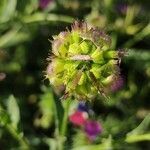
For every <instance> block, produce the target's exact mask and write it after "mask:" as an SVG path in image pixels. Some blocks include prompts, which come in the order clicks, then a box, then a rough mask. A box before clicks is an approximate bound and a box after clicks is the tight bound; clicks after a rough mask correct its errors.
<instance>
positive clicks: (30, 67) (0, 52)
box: [0, 0, 150, 150]
mask: <svg viewBox="0 0 150 150" xmlns="http://www.w3.org/2000/svg"><path fill="white" fill-rule="evenodd" d="M41 3H42V0H41V1H39V0H26V1H24V0H1V1H0V149H2V150H7V149H8V150H9V149H39V150H40V149H52V150H55V149H56V146H57V145H59V142H58V141H60V143H61V139H60V138H61V137H60V136H57V130H58V131H60V135H61V133H63V131H61V127H62V126H63V125H65V122H67V121H66V120H67V118H65V117H63V116H65V115H66V113H68V112H66V111H65V110H66V107H67V105H68V104H67V102H63V105H62V104H61V102H60V100H59V97H60V95H59V96H58V95H57V94H56V93H58V92H57V91H55V92H54V91H53V90H52V88H51V87H50V86H49V83H48V81H46V80H44V70H46V66H47V61H46V58H47V57H48V53H49V52H50V49H51V45H50V42H49V41H48V39H49V40H51V39H52V35H55V34H58V33H59V32H60V31H63V30H66V26H68V27H70V24H71V23H72V22H73V20H75V19H79V20H86V21H87V22H88V23H90V24H92V25H95V26H99V27H100V28H102V29H104V30H106V31H107V33H109V34H110V35H111V37H112V48H125V49H127V51H128V56H126V57H125V58H124V60H123V62H122V64H121V72H122V76H123V78H124V86H123V87H122V89H121V90H119V91H117V92H115V93H113V94H112V95H111V99H110V100H109V101H105V100H103V99H102V98H97V99H95V100H94V101H93V102H92V104H90V105H89V106H90V109H92V111H93V114H94V115H93V116H92V117H94V118H96V119H97V120H99V121H100V122H101V124H102V127H103V132H102V134H101V135H100V136H99V138H98V139H97V140H96V141H95V142H93V143H89V142H88V141H86V140H85V138H84V134H83V133H82V131H81V130H80V129H78V128H76V127H74V126H73V125H72V124H71V123H68V122H67V125H68V126H69V129H68V130H67V141H66V142H65V144H64V145H65V149H73V150H109V149H114V150H117V149H121V150H123V149H125V150H143V149H150V144H149V141H150V109H149V107H150V103H149V100H150V94H149V92H150V51H149V48H150V43H149V40H150V24H149V20H150V11H149V9H150V5H149V0H143V1H141V0H124V1H121V0H93V1H91V0H86V1H81V0H49V3H48V4H47V5H46V7H43V6H42V5H41ZM77 103H78V102H75V101H73V100H72V102H71V104H70V109H69V113H71V112H72V110H73V109H74V108H75V107H76V106H77ZM62 118H63V119H64V118H65V119H64V120H63V119H62ZM63 122H64V124H63ZM62 124H63V125H62ZM8 143H9V144H8ZM87 144H88V146H87Z"/></svg>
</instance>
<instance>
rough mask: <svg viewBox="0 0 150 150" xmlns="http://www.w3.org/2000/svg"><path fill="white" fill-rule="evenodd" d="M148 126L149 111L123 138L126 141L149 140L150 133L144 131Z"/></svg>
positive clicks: (149, 119)
mask: <svg viewBox="0 0 150 150" xmlns="http://www.w3.org/2000/svg"><path fill="white" fill-rule="evenodd" d="M149 127H150V113H149V114H148V115H147V116H146V117H145V118H144V120H143V121H142V122H141V123H140V125H139V126H138V127H137V128H135V129H134V130H132V131H131V132H129V133H128V134H127V137H126V139H125V141H126V142H128V143H133V142H139V141H145V140H149V141H150V133H149V132H148V133H146V132H147V130H148V129H149Z"/></svg>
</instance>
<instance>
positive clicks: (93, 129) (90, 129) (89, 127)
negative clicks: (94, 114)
mask: <svg viewBox="0 0 150 150" xmlns="http://www.w3.org/2000/svg"><path fill="white" fill-rule="evenodd" d="M84 128H85V132H86V134H87V136H88V138H89V139H90V140H95V138H96V137H97V136H98V135H99V134H100V133H101V132H102V127H101V125H100V123H99V122H97V121H93V120H88V121H86V123H85V126H84Z"/></svg>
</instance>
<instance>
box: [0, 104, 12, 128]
mask: <svg viewBox="0 0 150 150" xmlns="http://www.w3.org/2000/svg"><path fill="white" fill-rule="evenodd" d="M9 122H10V118H9V116H8V114H7V112H6V111H5V110H4V109H3V108H1V106H0V125H2V126H5V125H6V124H7V123H9Z"/></svg>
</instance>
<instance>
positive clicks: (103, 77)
mask: <svg viewBox="0 0 150 150" xmlns="http://www.w3.org/2000/svg"><path fill="white" fill-rule="evenodd" d="M53 38H54V40H53V41H52V53H53V54H52V56H51V57H50V60H51V62H50V63H49V65H48V67H47V71H46V73H47V75H46V76H47V78H48V79H49V80H50V83H51V84H52V85H53V86H54V87H59V86H62V85H64V87H65V95H67V96H74V97H75V98H77V99H91V98H92V97H94V96H95V95H97V94H98V93H100V94H101V95H103V96H106V93H107V91H109V88H110V86H111V85H112V84H113V83H114V82H115V81H116V80H117V78H118V77H119V74H120V73H119V66H118V62H119V60H120V57H121V52H119V51H116V50H113V49H110V44H111V40H110V37H109V36H108V35H106V34H105V33H104V32H103V31H101V30H100V29H98V28H93V27H89V26H88V25H87V24H86V23H85V22H77V21H75V23H74V24H73V25H72V28H71V31H65V32H61V33H60V34H59V35H57V36H54V37H53Z"/></svg>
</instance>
